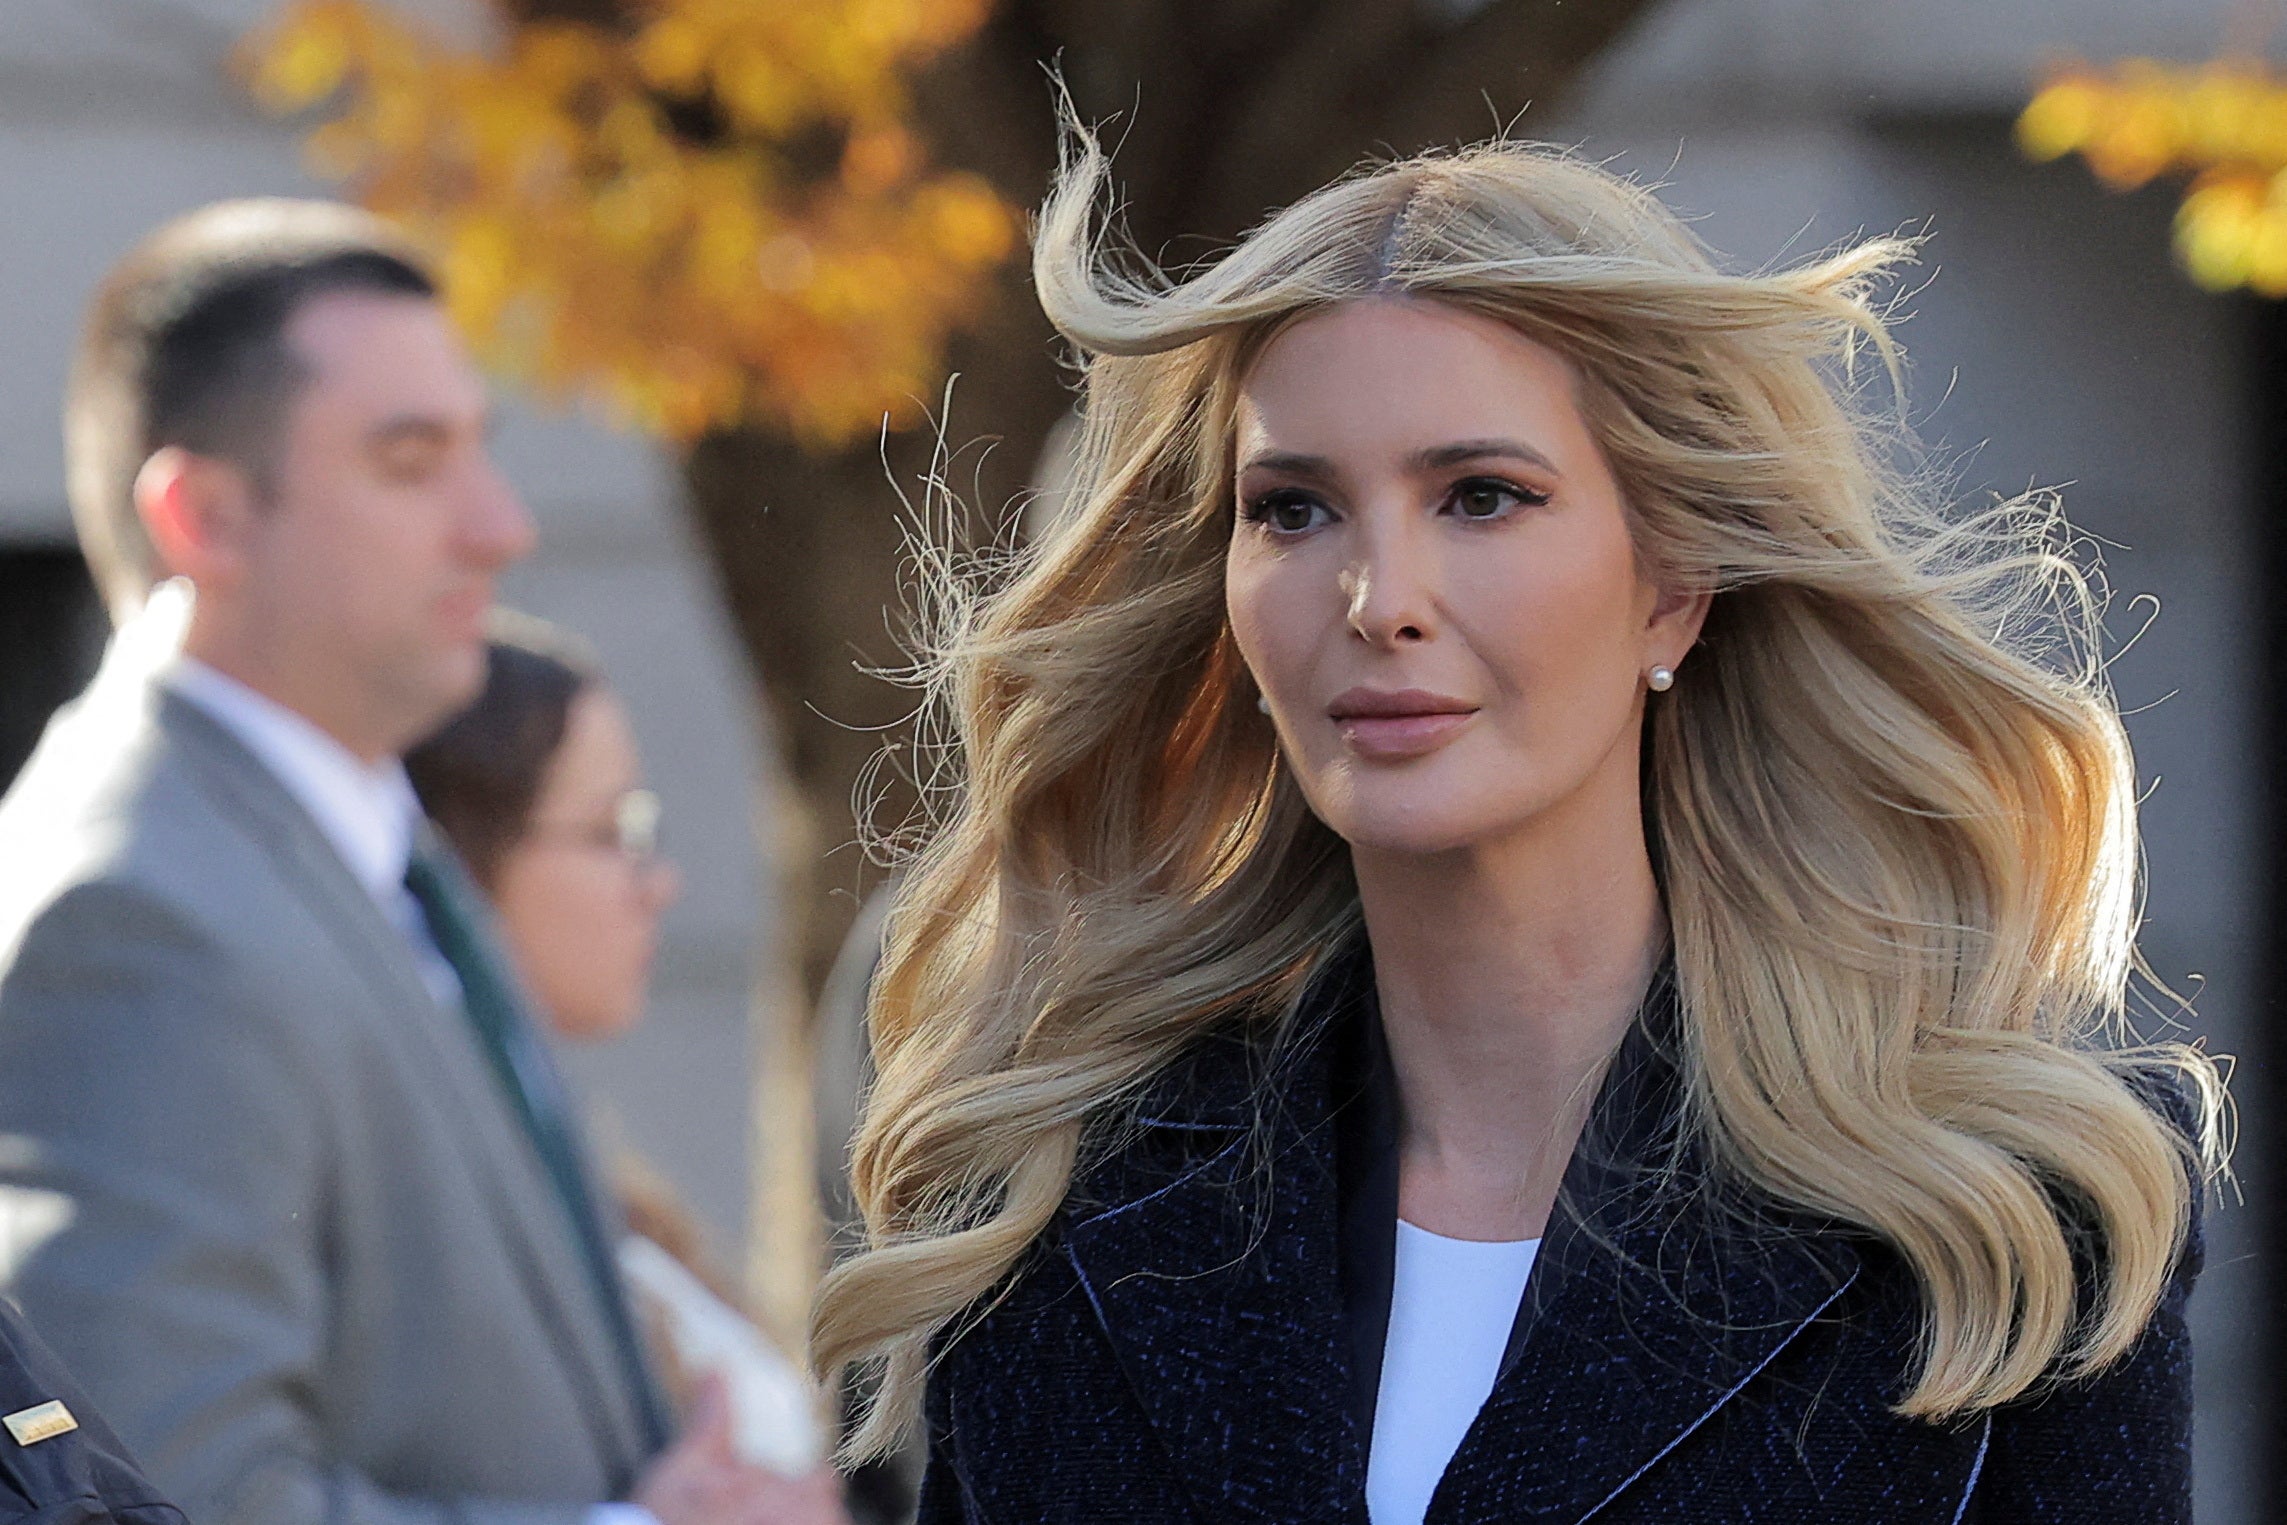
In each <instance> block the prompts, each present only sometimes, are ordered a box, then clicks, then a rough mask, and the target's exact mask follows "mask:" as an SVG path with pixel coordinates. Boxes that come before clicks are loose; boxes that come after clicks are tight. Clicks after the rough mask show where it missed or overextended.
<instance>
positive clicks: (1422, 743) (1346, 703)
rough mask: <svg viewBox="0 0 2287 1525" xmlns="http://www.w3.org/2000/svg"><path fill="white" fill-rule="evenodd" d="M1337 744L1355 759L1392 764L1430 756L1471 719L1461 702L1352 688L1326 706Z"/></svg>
mask: <svg viewBox="0 0 2287 1525" xmlns="http://www.w3.org/2000/svg"><path fill="white" fill-rule="evenodd" d="M1326 712H1327V716H1328V718H1329V719H1331V720H1332V721H1333V722H1334V724H1335V726H1336V727H1337V728H1338V729H1339V730H1340V731H1341V733H1342V740H1343V742H1344V743H1345V744H1347V745H1348V746H1349V748H1350V750H1351V751H1353V752H1355V753H1357V754H1358V755H1359V756H1360V757H1363V758H1367V759H1369V760H1372V761H1376V762H1398V761H1403V760H1404V759H1406V758H1409V757H1420V756H1423V755H1424V754H1426V753H1430V752H1434V751H1436V750H1437V749H1438V748H1439V747H1442V746H1444V745H1445V744H1446V743H1448V742H1450V741H1451V740H1453V738H1454V737H1456V736H1458V735H1460V734H1461V732H1462V731H1463V730H1464V729H1466V728H1467V726H1468V725H1469V722H1470V721H1471V720H1473V719H1475V718H1476V715H1477V706H1475V705H1473V704H1471V703H1469V702H1468V701H1467V700H1465V699H1455V698H1451V697H1449V696H1447V695H1444V694H1432V693H1424V692H1422V691H1421V690H1419V689H1407V690H1404V691H1402V692H1399V693H1377V692H1374V691H1371V690H1361V689H1353V690H1351V691H1350V692H1349V693H1346V694H1344V695H1343V696H1342V697H1341V698H1339V699H1336V700H1335V701H1334V702H1333V703H1332V704H1330V705H1328V706H1327V711H1326Z"/></svg>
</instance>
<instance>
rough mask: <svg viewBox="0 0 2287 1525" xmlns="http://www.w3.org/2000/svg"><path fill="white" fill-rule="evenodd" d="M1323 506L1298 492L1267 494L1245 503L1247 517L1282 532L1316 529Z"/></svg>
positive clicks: (1286, 533) (1324, 511)
mask: <svg viewBox="0 0 2287 1525" xmlns="http://www.w3.org/2000/svg"><path fill="white" fill-rule="evenodd" d="M1325 515H1326V510H1325V508H1324V507H1323V506H1322V505H1321V504H1320V503H1319V502H1318V501H1317V500H1316V499H1314V498H1311V497H1308V496H1306V495H1305V494H1302V493H1297V492H1274V493H1266V494H1265V495H1264V496H1262V497H1260V498H1257V499H1255V501H1254V502H1253V503H1251V504H1249V505H1248V506H1247V517H1248V518H1250V519H1252V520H1254V521H1255V522H1256V523H1258V524H1262V525H1267V526H1268V527H1269V528H1271V529H1272V530H1275V531H1277V532H1278V533H1279V534H1282V535H1298V534H1300V533H1302V532H1303V531H1304V530H1307V529H1314V528H1316V527H1317V526H1318V525H1319V524H1320V523H1321V522H1322V521H1323V519H1324V518H1325Z"/></svg>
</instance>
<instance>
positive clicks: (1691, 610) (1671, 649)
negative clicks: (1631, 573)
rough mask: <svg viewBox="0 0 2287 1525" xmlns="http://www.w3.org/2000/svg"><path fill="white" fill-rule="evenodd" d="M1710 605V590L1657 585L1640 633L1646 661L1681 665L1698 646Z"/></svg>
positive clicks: (1712, 601)
mask: <svg viewBox="0 0 2287 1525" xmlns="http://www.w3.org/2000/svg"><path fill="white" fill-rule="evenodd" d="M1714 602H1715V591H1714V590H1713V589H1712V588H1682V587H1672V586H1668V585H1664V584H1663V585H1661V586H1660V588H1659V592H1658V596H1657V597H1656V598H1654V599H1653V601H1652V615H1651V619H1650V620H1649V621H1648V622H1647V623H1646V628H1645V632H1644V634H1645V651H1646V653H1647V659H1648V660H1649V661H1651V662H1654V663H1657V664H1658V665H1660V666H1662V667H1667V668H1674V667H1676V666H1678V665H1679V664H1681V663H1682V661H1683V659H1684V653H1685V652H1687V651H1690V650H1691V649H1692V647H1693V646H1695V645H1697V644H1698V642H1699V632H1700V628H1701V627H1702V626H1704V625H1705V624H1706V623H1707V611H1708V607H1709V606H1710V605H1711V604H1713V603H1714Z"/></svg>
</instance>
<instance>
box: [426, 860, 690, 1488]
mask: <svg viewBox="0 0 2287 1525" xmlns="http://www.w3.org/2000/svg"><path fill="white" fill-rule="evenodd" d="M465 884H466V880H465V879H464V877H463V876H462V873H461V871H460V868H459V867H458V865H456V864H454V863H452V862H451V861H450V860H449V859H445V858H444V857H442V856H441V855H440V854H438V853H436V851H435V850H434V849H433V848H417V849H416V850H415V851H414V854H413V860H412V862H411V863H410V864H409V865H408V866H407V867H406V870H405V888H406V889H408V890H410V891H412V893H413V898H414V900H415V901H417V902H419V904H420V907H421V913H422V915H423V916H424V917H426V918H427V920H428V923H429V935H430V937H431V938H433V939H434V940H435V942H436V944H437V951H438V952H439V953H442V954H443V955H444V956H445V962H446V963H448V964H450V965H452V968H453V974H454V975H455V976H456V977H457V978H458V979H459V980H460V986H461V1006H462V1009H463V1010H464V1011H466V1012H467V1013H468V1019H469V1026H470V1028H471V1029H473V1030H474V1031H475V1033H476V1038H477V1046H478V1048H480V1049H482V1050H483V1052H484V1056H485V1058H486V1060H487V1061H489V1062H490V1064H491V1067H492V1073H493V1076H494V1078H495V1079H497V1080H498V1081H499V1082H500V1088H501V1090H502V1091H503V1092H504V1093H505V1094H506V1095H507V1097H508V1102H509V1106H510V1108H511V1109H512V1110H513V1111H514V1112H515V1113H516V1117H517V1121H519V1122H520V1123H522V1124H523V1125H524V1133H525V1136H526V1137H527V1138H529V1139H531V1141H532V1148H533V1150H534V1152H535V1153H537V1154H538V1155H539V1157H540V1163H541V1164H542V1165H543V1166H544V1167H546V1169H547V1172H548V1178H549V1180H550V1181H552V1182H553V1183H554V1184H555V1187H556V1195H557V1197H558V1198H559V1199H560V1200H561V1202H562V1204H563V1208H564V1212H565V1214H566V1216H567V1217H568V1218H569V1219H570V1220H571V1229H572V1237H573V1239H574V1241H575V1242H577V1243H578V1245H579V1247H580V1254H581V1258H582V1259H583V1260H585V1261H586V1263H587V1268H588V1272H589V1275H590V1276H591V1277H592V1278H593V1279H594V1281H595V1286H596V1293H597V1296H598V1298H599V1299H600V1300H601V1302H602V1304H603V1309H604V1318H605V1321H606V1322H607V1323H608V1324H609V1325H610V1326H611V1332H612V1339H613V1342H614V1343H615V1344H616V1345H617V1346H618V1347H619V1355H620V1359H621V1361H622V1363H623V1364H624V1365H625V1366H626V1368H627V1378H628V1384H629V1387H630V1389H631V1390H632V1391H633V1392H634V1394H635V1398H636V1408H637V1411H638V1413H639V1414H640V1416H641V1418H642V1421H643V1425H644V1427H645V1429H646V1431H647V1432H648V1435H649V1439H650V1443H651V1446H652V1448H653V1449H654V1450H656V1449H658V1448H660V1447H661V1446H664V1445H665V1444H666V1441H667V1423H666V1418H665V1411H664V1409H663V1407H662V1405H661V1403H660V1400H659V1394H658V1391H657V1389H655V1388H654V1387H653V1386H652V1382H651V1374H650V1368H649V1366H648V1365H647V1363H646V1362H645V1361H644V1358H643V1349H642V1345H641V1342H640V1339H639V1337H638V1336H637V1334H636V1329H635V1320H634V1318H633V1316H632V1315H631V1314H630V1313H629V1311H628V1306H627V1296H626V1292H625V1290H624V1288H623V1287H622V1285H621V1282H620V1278H619V1268H618V1264H617V1262H616V1260H615V1259H614V1257H613V1254H612V1246H611V1243H610V1240H609V1237H608V1236H607V1235H606V1233H605V1231H604V1223H603V1215H602V1214H601V1213H600V1212H598V1211H597V1208H596V1199H595V1193H594V1191H593V1190H592V1188H591V1187H590V1186H589V1184H588V1174H587V1169H586V1167H585V1165H584V1164H583V1163H582V1160H583V1156H582V1154H581V1150H580V1142H579V1134H578V1131H577V1129H576V1127H575V1125H574V1123H573V1121H572V1109H571V1106H570V1104H569V1102H568V1101H567V1100H566V1096H565V1092H564V1086H563V1081H562V1079H561V1078H560V1077H559V1076H558V1075H557V1073H556V1068H555V1065H554V1064H553V1063H552V1062H551V1061H550V1059H549V1057H548V1052H547V1049H546V1048H545V1047H544V1046H543V1045H542V1043H541V1042H540V1040H539V1038H538V1037H537V1036H536V1035H535V1034H534V1033H533V1031H532V1025H531V1023H530V1022H529V1021H527V1020H526V1018H525V1015H524V1003H523V1001H522V1000H521V999H520V998H519V997H518V995H517V993H516V987H515V985H514V984H513V983H512V982H511V981H510V980H509V978H508V977H507V975H506V973H505V972H504V971H503V968H502V965H501V961H500V955H499V954H498V952H497V951H496V950H495V949H494V947H493V944H492V938H491V935H490V934H489V933H488V932H487V931H486V930H485V927H484V925H483V922H482V920H481V919H480V918H479V916H478V915H477V913H476V912H475V910H474V909H473V907H472V906H470V905H469V904H468V902H467V892H465V891H464V889H463V886H464V885H465Z"/></svg>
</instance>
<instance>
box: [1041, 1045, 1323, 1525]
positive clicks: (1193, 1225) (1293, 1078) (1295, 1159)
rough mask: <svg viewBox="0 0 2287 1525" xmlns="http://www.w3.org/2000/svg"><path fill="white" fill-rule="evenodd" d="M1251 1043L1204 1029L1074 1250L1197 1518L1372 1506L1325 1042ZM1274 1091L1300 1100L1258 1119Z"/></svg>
mask: <svg viewBox="0 0 2287 1525" xmlns="http://www.w3.org/2000/svg"><path fill="white" fill-rule="evenodd" d="M1251 1047H1252V1046H1250V1045H1246V1044H1244V1043H1242V1042H1241V1041H1240V1040H1238V1039H1231V1040H1228V1041H1219V1042H1216V1043H1210V1044H1208V1045H1207V1046H1206V1048H1207V1051H1208V1052H1207V1056H1206V1060H1205V1062H1204V1063H1194V1064H1192V1065H1189V1066H1186V1067H1184V1069H1185V1071H1186V1072H1187V1074H1189V1075H1190V1076H1192V1077H1194V1078H1195V1079H1197V1080H1198V1083H1197V1084H1195V1085H1194V1084H1186V1083H1183V1082H1178V1083H1177V1084H1176V1085H1174V1086H1173V1087H1170V1088H1169V1089H1170V1090H1172V1091H1173V1092H1175V1093H1176V1100H1175V1103H1174V1105H1173V1106H1171V1107H1170V1108H1168V1109H1165V1110H1154V1109H1152V1108H1150V1107H1148V1106H1147V1109H1146V1115H1145V1116H1144V1117H1143V1118H1142V1119H1141V1120H1140V1122H1139V1123H1138V1125H1137V1128H1136V1131H1135V1132H1134V1133H1133V1134H1131V1135H1129V1138H1128V1141H1127V1142H1126V1143H1125V1146H1124V1147H1123V1148H1122V1149H1120V1151H1119V1152H1118V1154H1117V1155H1116V1156H1115V1157H1114V1160H1113V1162H1112V1166H1111V1168H1110V1170H1109V1171H1107V1172H1106V1174H1105V1177H1104V1178H1103V1179H1101V1180H1097V1181H1091V1182H1090V1183H1089V1184H1090V1186H1091V1188H1093V1190H1092V1192H1091V1195H1092V1197H1093V1200H1094V1201H1096V1202H1099V1203H1102V1202H1107V1201H1108V1202H1109V1203H1110V1205H1108V1206H1103V1207H1102V1208H1101V1209H1100V1210H1096V1211H1093V1212H1089V1213H1087V1215H1086V1216H1083V1217H1081V1218H1080V1219H1079V1221H1077V1222H1076V1223H1074V1224H1073V1225H1072V1227H1071V1228H1070V1229H1069V1231H1068V1233H1067V1238H1066V1249H1067V1253H1068V1254H1069V1255H1070V1256H1071V1259H1072V1262H1073V1264H1074V1266H1075V1268H1076V1269H1077V1271H1078V1273H1079V1277H1080V1281H1081V1283H1082V1285H1083V1286H1084V1287H1085V1289H1086V1291H1087V1295H1088V1297H1089V1299H1090V1301H1091V1303H1092V1305H1093V1307H1094V1311H1095V1314H1096V1316H1097V1318H1098V1319H1099V1320H1100V1321H1101V1323H1102V1325H1103V1329H1104V1333H1105V1336H1106V1338H1107V1339H1108V1340H1109V1341H1110V1342H1111V1345H1112V1347H1113V1349H1114V1351H1115V1352H1116V1354H1117V1357H1118V1360H1119V1364H1120V1367H1121V1369H1122V1371H1123V1372H1124V1373H1125V1375H1126V1377H1127V1379H1128V1382H1129V1384H1130V1386H1131V1387H1132V1388H1133V1389H1134V1392H1135V1395H1136V1398H1137V1400H1138V1402H1139V1403H1140V1404H1141V1405H1142V1407H1143V1409H1144V1412H1145V1413H1146V1414H1147V1415H1148V1416H1149V1418H1150V1421H1151V1423H1152V1426H1153V1428H1154V1429H1155V1430H1156V1431H1157V1432H1158V1434H1159V1435H1160V1437H1161V1438H1162V1439H1163V1440H1164V1441H1165V1442H1166V1444H1167V1447H1168V1450H1169V1451H1170V1452H1171V1453H1172V1457H1173V1461H1174V1469H1175V1472H1176V1474H1177V1475H1178V1476H1180V1477H1182V1478H1183V1479H1184V1480H1185V1482H1186V1484H1187V1485H1188V1486H1190V1487H1191V1488H1192V1489H1193V1490H1194V1491H1195V1496H1196V1498H1197V1501H1198V1505H1199V1514H1200V1517H1201V1518H1202V1519H1213V1520H1233V1521H1239V1520H1261V1521H1295V1520H1330V1521H1331V1520H1339V1519H1342V1518H1344V1517H1345V1515H1346V1514H1348V1515H1349V1516H1350V1517H1351V1518H1354V1519H1357V1520H1360V1521H1362V1520H1363V1518H1364V1516H1363V1499H1364V1491H1363V1490H1364V1480H1365V1442H1364V1440H1363V1438H1362V1437H1361V1436H1360V1435H1359V1434H1358V1433H1357V1426H1356V1423H1355V1422H1354V1420H1353V1419H1352V1417H1351V1415H1350V1413H1349V1410H1348V1405H1347V1404H1346V1403H1344V1402H1343V1395H1344V1394H1345V1393H1347V1392H1348V1390H1349V1380H1350V1379H1349V1358H1348V1353H1347V1350H1346V1349H1345V1345H1344V1331H1343V1324H1342V1307H1341V1292H1340V1284H1339V1274H1340V1273H1339V1267H1338V1265H1337V1263H1336V1258H1335V1244H1336V1237H1335V1221H1336V1188H1335V1176H1334V1141H1333V1136H1332V1130H1331V1126H1330V1122H1329V1119H1328V1117H1327V1115H1326V1110H1325V1107H1324V1104H1323V1098H1324V1096H1325V1093H1326V1078H1325V1076H1324V1074H1323V1073H1321V1071H1322V1070H1323V1068H1324V1064H1325V1058H1324V1054H1323V1052H1322V1050H1323V1047H1324V1045H1322V1044H1311V1043H1306V1044H1302V1045H1298V1046H1297V1047H1296V1048H1295V1049H1293V1050H1290V1051H1289V1058H1288V1061H1287V1064H1288V1065H1290V1066H1291V1069H1290V1072H1289V1073H1287V1074H1284V1075H1279V1076H1276V1077H1268V1076H1256V1077H1253V1078H1252V1079H1250V1056H1249V1051H1250V1050H1251ZM1257 1052H1258V1053H1259V1051H1257ZM1265 1097H1275V1098H1278V1099H1279V1100H1280V1101H1283V1102H1285V1103H1287V1104H1288V1110H1286V1111H1285V1112H1283V1113H1282V1112H1278V1111H1277V1110H1276V1108H1270V1109H1265V1110H1267V1111H1269V1112H1270V1113H1271V1115H1269V1116H1266V1117H1264V1118H1263V1119H1262V1121H1261V1125H1260V1127H1259V1129H1258V1128H1256V1127H1254V1126H1251V1124H1252V1123H1253V1120H1254V1119H1255V1117H1256V1110H1257V1105H1258V1103H1259V1100H1260V1099H1261V1098H1265Z"/></svg>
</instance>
